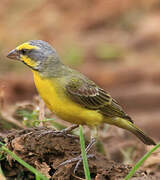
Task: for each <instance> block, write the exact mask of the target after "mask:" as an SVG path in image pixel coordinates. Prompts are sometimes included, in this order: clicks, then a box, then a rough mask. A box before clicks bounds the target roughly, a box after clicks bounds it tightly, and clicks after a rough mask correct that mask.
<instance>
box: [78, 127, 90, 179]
mask: <svg viewBox="0 0 160 180" xmlns="http://www.w3.org/2000/svg"><path fill="white" fill-rule="evenodd" d="M80 144H81V153H82V159H83V168H84V173H85V178H86V180H91V176H90V171H89V166H88V161H87V155H86V152H85V141H84V136H83V128H82V126H81V125H80Z"/></svg>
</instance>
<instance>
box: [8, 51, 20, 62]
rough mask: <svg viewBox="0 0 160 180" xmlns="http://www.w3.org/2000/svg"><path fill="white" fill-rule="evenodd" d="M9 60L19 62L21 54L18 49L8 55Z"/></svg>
mask: <svg viewBox="0 0 160 180" xmlns="http://www.w3.org/2000/svg"><path fill="white" fill-rule="evenodd" d="M7 57H8V58H10V59H16V60H19V53H18V51H17V50H16V49H13V50H12V51H10V52H9V53H8V55H7Z"/></svg>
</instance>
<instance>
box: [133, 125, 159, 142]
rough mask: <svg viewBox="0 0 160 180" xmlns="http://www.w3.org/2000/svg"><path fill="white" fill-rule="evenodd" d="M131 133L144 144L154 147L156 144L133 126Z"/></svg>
mask: <svg viewBox="0 0 160 180" xmlns="http://www.w3.org/2000/svg"><path fill="white" fill-rule="evenodd" d="M133 126H134V125H133ZM132 133H133V134H135V135H136V136H137V137H138V138H139V139H140V140H141V141H142V142H143V143H144V144H147V145H156V143H155V142H154V141H153V139H151V138H150V137H148V136H147V135H146V134H145V133H144V132H143V131H141V130H140V129H138V128H137V127H135V126H134V130H132Z"/></svg>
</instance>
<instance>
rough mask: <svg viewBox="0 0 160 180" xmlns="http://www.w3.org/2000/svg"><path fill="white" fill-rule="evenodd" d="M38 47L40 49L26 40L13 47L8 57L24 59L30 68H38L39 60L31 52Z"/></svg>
mask: <svg viewBox="0 0 160 180" xmlns="http://www.w3.org/2000/svg"><path fill="white" fill-rule="evenodd" d="M38 49H40V48H39V47H38V46H33V45H30V44H29V42H26V43H23V44H21V45H19V46H17V47H16V48H15V49H13V50H12V51H11V52H10V53H9V54H8V56H7V57H9V58H11V59H16V60H19V61H22V62H23V63H24V64H26V65H27V66H29V67H30V68H32V69H36V66H37V65H38V63H39V62H38V61H37V60H35V59H34V58H33V56H31V53H32V54H33V51H34V50H38Z"/></svg>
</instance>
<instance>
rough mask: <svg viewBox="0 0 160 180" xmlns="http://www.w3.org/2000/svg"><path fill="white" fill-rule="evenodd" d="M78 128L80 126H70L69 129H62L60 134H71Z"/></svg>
mask: <svg viewBox="0 0 160 180" xmlns="http://www.w3.org/2000/svg"><path fill="white" fill-rule="evenodd" d="M78 127H79V125H78V124H74V125H72V126H70V127H68V128H65V129H62V130H61V131H60V132H61V133H64V134H68V133H70V132H71V131H73V130H74V129H76V128H78Z"/></svg>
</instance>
